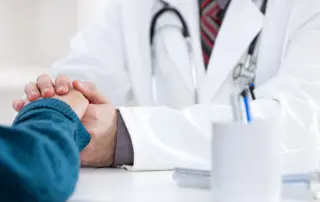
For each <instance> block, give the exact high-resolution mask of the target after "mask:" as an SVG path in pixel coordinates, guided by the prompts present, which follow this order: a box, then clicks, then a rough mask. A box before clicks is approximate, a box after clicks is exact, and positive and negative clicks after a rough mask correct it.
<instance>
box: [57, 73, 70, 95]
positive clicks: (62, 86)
mask: <svg viewBox="0 0 320 202" xmlns="http://www.w3.org/2000/svg"><path fill="white" fill-rule="evenodd" d="M69 84H70V79H69V78H68V77H67V76H63V75H59V76H58V77H57V78H56V82H55V84H54V86H55V90H56V93H57V94H59V95H65V94H67V93H68V92H69Z"/></svg>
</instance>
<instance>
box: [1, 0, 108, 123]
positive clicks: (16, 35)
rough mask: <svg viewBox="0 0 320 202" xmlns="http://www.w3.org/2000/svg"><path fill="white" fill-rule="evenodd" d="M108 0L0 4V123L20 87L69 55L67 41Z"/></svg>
mask: <svg viewBox="0 0 320 202" xmlns="http://www.w3.org/2000/svg"><path fill="white" fill-rule="evenodd" d="M107 1H109V0H0V95H1V97H0V123H10V122H11V120H12V118H13V116H14V113H13V111H12V109H11V101H12V100H13V99H14V98H18V97H21V96H22V95H23V88H24V85H25V84H26V83H27V82H29V81H31V80H35V79H36V77H37V76H38V75H40V74H41V73H42V72H46V70H47V68H50V67H51V65H52V63H53V62H54V61H56V60H57V59H60V58H62V57H65V56H66V55H67V53H68V52H69V42H70V39H71V38H72V37H73V36H74V35H75V34H76V32H77V31H79V30H81V29H83V28H84V27H85V26H87V25H88V24H90V22H91V21H92V20H93V19H94V17H95V16H96V14H97V13H99V12H100V11H101V10H102V9H103V7H104V4H105V3H106V2H107Z"/></svg>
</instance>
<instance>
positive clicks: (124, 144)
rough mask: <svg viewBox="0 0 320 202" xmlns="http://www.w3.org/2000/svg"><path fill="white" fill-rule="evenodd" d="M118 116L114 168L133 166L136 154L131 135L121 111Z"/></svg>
mask: <svg viewBox="0 0 320 202" xmlns="http://www.w3.org/2000/svg"><path fill="white" fill-rule="evenodd" d="M117 116H118V117H117V119H118V120H117V142H116V152H115V158H114V162H113V166H122V165H133V155H134V152H133V147H132V142H131V138H130V134H129V132H128V130H127V127H126V124H125V123H124V121H123V118H122V116H121V113H120V112H119V111H117Z"/></svg>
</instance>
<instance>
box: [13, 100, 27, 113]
mask: <svg viewBox="0 0 320 202" xmlns="http://www.w3.org/2000/svg"><path fill="white" fill-rule="evenodd" d="M25 103H26V102H25V100H23V99H18V100H14V101H13V102H12V107H13V108H14V109H15V110H16V111H17V112H20V111H21V109H22V108H23V107H24V105H25Z"/></svg>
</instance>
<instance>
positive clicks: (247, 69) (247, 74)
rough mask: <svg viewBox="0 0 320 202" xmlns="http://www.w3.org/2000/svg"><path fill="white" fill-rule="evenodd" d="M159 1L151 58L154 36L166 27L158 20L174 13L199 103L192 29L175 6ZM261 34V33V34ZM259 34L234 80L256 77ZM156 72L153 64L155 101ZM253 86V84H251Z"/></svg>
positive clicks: (151, 33)
mask: <svg viewBox="0 0 320 202" xmlns="http://www.w3.org/2000/svg"><path fill="white" fill-rule="evenodd" d="M230 1H231V0H230ZM159 2H160V3H161V4H162V8H161V9H160V10H158V11H157V12H156V13H155V14H154V15H153V17H152V20H151V24H150V36H149V39H150V47H151V58H152V61H154V59H153V58H154V56H155V50H154V48H153V44H154V37H155V35H156V34H157V32H156V31H157V30H161V29H163V28H165V27H162V28H161V27H160V28H158V29H156V25H157V21H158V20H159V18H160V17H161V16H162V15H163V14H165V13H172V14H174V15H175V16H176V17H177V18H178V19H179V21H180V23H181V25H182V28H181V29H180V28H179V27H176V26H173V27H176V28H178V29H180V31H181V34H182V36H183V37H184V39H185V43H186V45H187V47H188V57H189V61H190V69H191V74H192V84H193V87H194V103H195V104H198V103H199V92H198V86H197V74H196V64H195V60H194V58H193V55H194V54H193V47H192V43H191V36H190V30H189V28H188V25H187V22H186V20H185V19H184V17H183V16H182V14H181V13H180V12H179V11H178V10H177V9H176V8H175V7H173V6H171V5H170V4H169V3H168V2H166V1H164V0H159ZM266 5H267V0H264V1H263V5H262V6H261V11H262V13H265V10H266ZM222 13H223V15H224V14H225V12H222ZM259 35H260V34H259ZM259 35H258V36H257V37H256V38H255V39H254V40H253V41H252V42H251V44H250V46H249V49H248V52H247V54H246V55H245V57H244V58H243V60H241V61H240V62H238V64H237V65H236V67H235V68H234V71H233V80H234V81H242V83H243V81H244V80H245V81H246V82H249V83H253V81H254V78H255V71H256V68H257V65H256V63H257V57H256V56H254V52H255V49H256V44H257V41H258V39H259ZM155 74H156V72H155V65H154V64H152V97H153V101H154V103H156V102H157V100H158V99H157V88H156V78H155V77H156V76H155ZM250 86H251V87H252V85H250Z"/></svg>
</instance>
